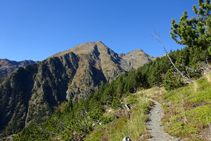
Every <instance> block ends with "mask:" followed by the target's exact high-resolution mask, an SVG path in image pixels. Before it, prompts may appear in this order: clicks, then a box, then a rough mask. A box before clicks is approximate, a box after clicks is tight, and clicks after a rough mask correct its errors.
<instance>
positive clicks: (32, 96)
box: [0, 41, 153, 136]
mask: <svg viewBox="0 0 211 141" xmlns="http://www.w3.org/2000/svg"><path fill="white" fill-rule="evenodd" d="M152 59H153V57H152V56H149V55H147V54H145V53H144V52H143V51H142V50H136V51H132V52H130V53H127V54H119V55H118V54H117V53H115V52H114V51H112V50H111V49H109V48H108V47H107V46H106V45H104V44H103V43H102V42H101V41H98V42H87V43H83V44H80V45H77V46H76V47H74V48H71V49H69V50H66V51H63V52H60V53H57V54H55V55H53V56H51V57H49V58H47V59H45V60H44V61H41V62H37V63H34V64H30V65H27V66H25V67H19V68H17V69H15V70H14V71H13V72H12V73H10V74H9V75H7V76H5V77H4V78H3V80H1V82H0V133H1V136H2V135H4V134H5V132H7V134H12V133H17V132H19V131H21V130H22V128H23V127H25V126H27V125H28V124H29V123H31V122H40V121H43V120H45V119H47V118H48V117H49V116H50V115H51V114H52V113H53V111H54V109H55V108H56V107H58V106H59V105H60V104H61V103H62V102H63V101H68V100H78V99H84V98H86V97H87V96H88V95H89V94H90V93H91V92H95V91H96V90H97V89H98V86H99V84H100V82H101V81H103V82H106V81H109V80H112V79H114V78H115V77H116V76H118V75H119V74H121V73H124V72H126V71H128V70H129V69H130V68H131V67H134V68H138V67H139V66H141V65H143V64H144V63H147V62H149V61H151V60H152ZM2 64H3V63H2ZM4 64H7V63H4ZM2 66H3V65H2Z"/></svg>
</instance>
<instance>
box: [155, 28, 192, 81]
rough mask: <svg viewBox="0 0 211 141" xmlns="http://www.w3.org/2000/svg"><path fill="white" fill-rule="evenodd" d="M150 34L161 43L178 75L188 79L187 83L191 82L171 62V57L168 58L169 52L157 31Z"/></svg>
mask: <svg viewBox="0 0 211 141" xmlns="http://www.w3.org/2000/svg"><path fill="white" fill-rule="evenodd" d="M152 36H153V37H154V38H155V39H156V40H157V41H158V42H159V43H161V45H162V47H163V48H164V50H165V52H166V55H167V56H168V58H169V60H170V62H171V64H172V65H173V66H174V68H175V69H176V70H177V72H178V73H179V74H180V76H182V77H183V78H185V79H186V80H187V81H188V83H191V82H192V80H190V79H189V78H188V77H186V76H185V75H184V74H182V72H181V71H180V70H179V69H178V68H177V67H176V66H175V65H174V63H173V61H172V60H171V58H170V56H169V54H168V52H167V50H166V48H165V47H164V45H163V42H162V40H161V37H160V35H159V33H157V32H156V31H154V33H153V34H152Z"/></svg>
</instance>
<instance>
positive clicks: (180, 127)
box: [86, 76, 211, 141]
mask: <svg viewBox="0 0 211 141" xmlns="http://www.w3.org/2000/svg"><path fill="white" fill-rule="evenodd" d="M207 78H208V79H207ZM210 80H211V77H210V76H208V77H202V78H200V79H199V80H197V81H195V82H194V83H193V84H189V85H187V86H185V87H182V88H179V89H175V90H173V91H170V92H167V91H166V90H165V89H164V88H163V87H162V88H160V89H156V88H155V87H153V88H151V89H147V90H141V91H139V92H137V93H136V94H133V95H130V96H129V97H127V102H128V103H130V104H132V105H135V108H134V109H133V110H131V111H130V115H131V116H130V120H128V119H127V118H126V116H123V117H121V118H119V119H118V120H117V121H116V122H112V123H109V124H106V125H98V126H97V127H96V128H95V130H94V131H93V132H92V133H91V134H90V135H89V136H88V137H87V138H86V141H91V140H92V141H98V140H100V139H101V140H102V138H104V140H106V139H107V140H109V141H116V140H122V139H123V137H125V136H129V137H131V138H132V140H133V141H139V140H145V139H147V138H149V137H150V134H149V133H148V132H147V128H146V126H144V123H145V122H146V121H147V120H148V117H147V115H146V113H147V112H148V111H149V106H150V105H152V103H150V101H148V100H147V99H146V98H145V97H149V98H153V99H155V100H157V101H159V102H160V103H161V104H162V107H163V110H164V117H163V119H162V124H163V125H164V128H165V131H166V132H167V133H169V134H170V135H172V136H177V137H180V138H183V140H197V141H200V140H201V141H204V140H208V138H209V137H208V134H210V131H211V93H210V92H211V82H210ZM111 113H114V112H111ZM104 115H106V116H108V113H106V114H104Z"/></svg>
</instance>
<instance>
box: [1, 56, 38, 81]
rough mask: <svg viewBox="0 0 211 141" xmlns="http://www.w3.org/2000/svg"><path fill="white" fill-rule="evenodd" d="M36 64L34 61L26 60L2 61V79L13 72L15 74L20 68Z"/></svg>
mask: <svg viewBox="0 0 211 141" xmlns="http://www.w3.org/2000/svg"><path fill="white" fill-rule="evenodd" d="M33 63H36V62H34V61H32V60H24V61H19V62H17V61H11V60H8V59H0V79H1V77H4V76H6V75H8V74H10V73H11V72H13V71H14V70H15V69H16V68H18V67H23V66H26V65H29V64H33Z"/></svg>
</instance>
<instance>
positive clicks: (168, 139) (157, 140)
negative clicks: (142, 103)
mask: <svg viewBox="0 0 211 141" xmlns="http://www.w3.org/2000/svg"><path fill="white" fill-rule="evenodd" d="M149 100H151V101H153V102H154V103H155V105H154V107H153V109H152V110H151V111H150V114H149V119H150V121H149V122H148V123H147V127H148V129H149V132H150V134H151V135H152V138H151V139H149V141H179V140H180V139H178V138H174V137H172V136H170V135H168V134H167V133H166V132H165V131H164V129H163V126H162V125H161V117H162V115H163V112H162V108H161V104H160V103H158V102H157V101H155V100H153V99H149Z"/></svg>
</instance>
